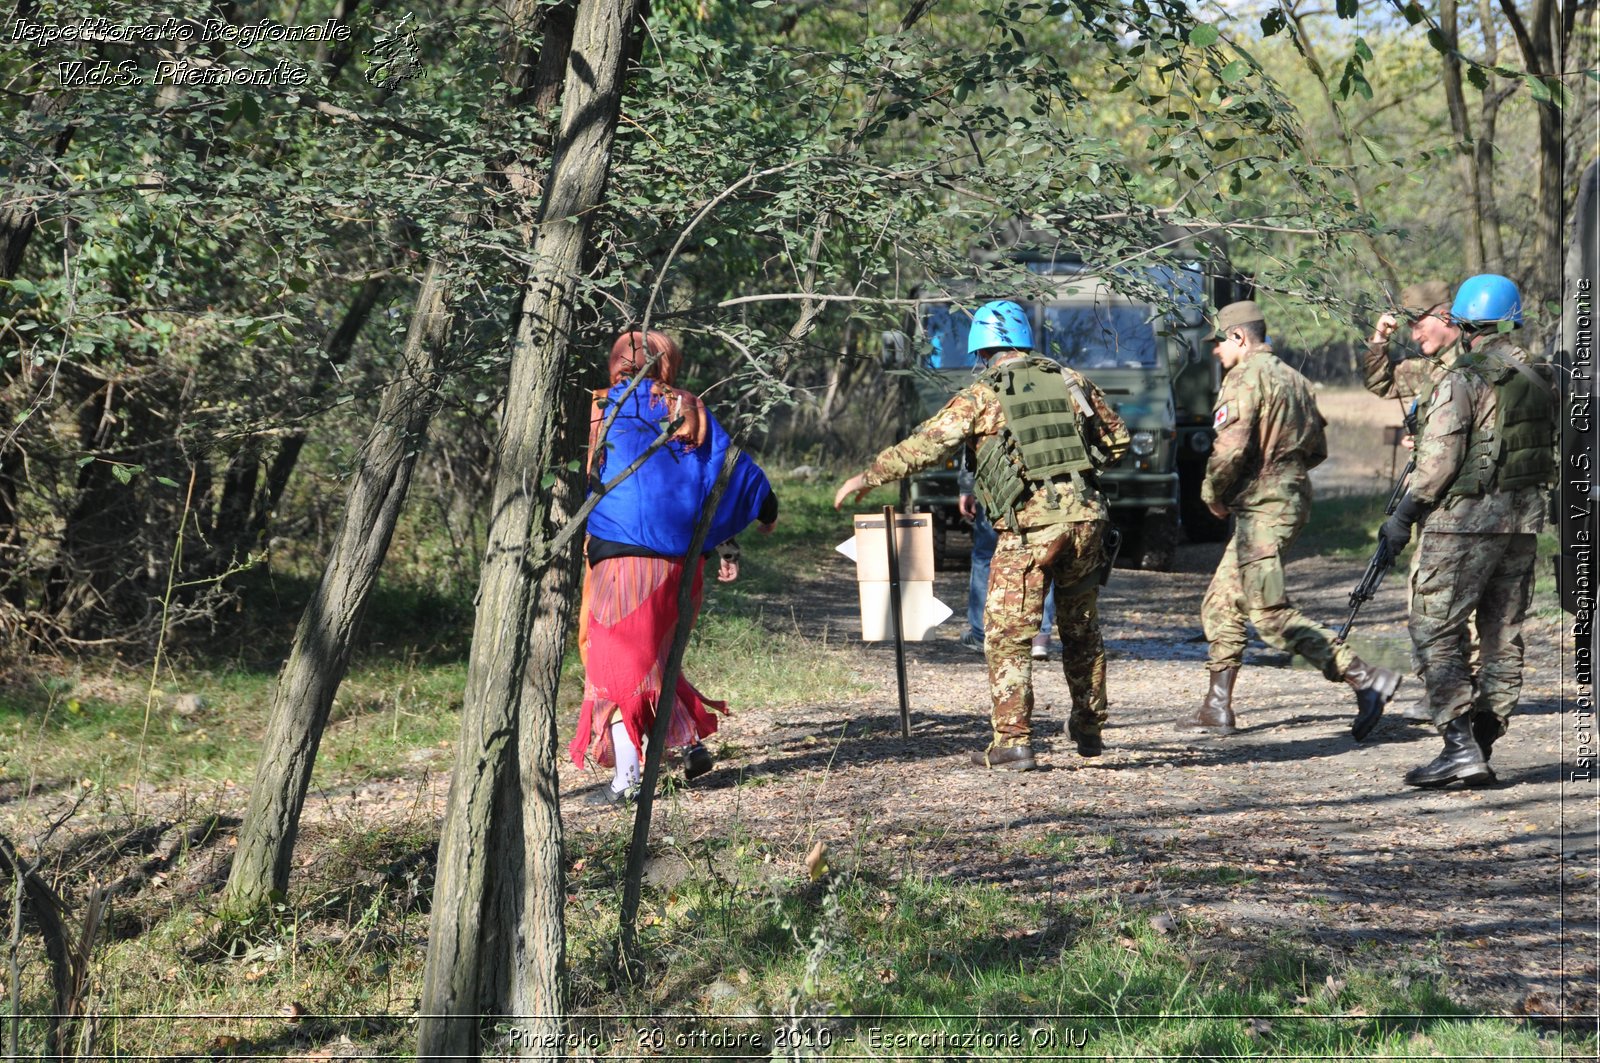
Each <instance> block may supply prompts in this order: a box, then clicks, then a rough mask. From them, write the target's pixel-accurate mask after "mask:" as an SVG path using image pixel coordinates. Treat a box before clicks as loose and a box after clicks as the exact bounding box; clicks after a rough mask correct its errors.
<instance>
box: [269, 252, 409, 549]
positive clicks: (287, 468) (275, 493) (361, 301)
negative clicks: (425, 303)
mask: <svg viewBox="0 0 1600 1063" xmlns="http://www.w3.org/2000/svg"><path fill="white" fill-rule="evenodd" d="M388 283H389V282H388V280H387V278H384V277H370V278H368V279H367V280H366V281H364V282H362V285H361V287H360V289H358V290H357V291H356V296H355V298H354V299H352V300H351V301H350V307H349V309H347V310H346V311H345V313H344V317H343V318H342V319H341V320H340V322H339V327H338V328H336V329H334V330H333V335H332V336H330V337H329V338H328V342H327V343H326V344H324V345H323V348H322V353H323V358H322V361H321V362H319V363H318V364H317V372H316V375H315V376H314V377H312V379H311V389H310V393H309V395H308V397H309V398H312V399H315V398H317V397H318V396H320V395H322V394H323V393H324V392H326V391H327V389H328V382H329V381H331V380H333V379H335V376H334V369H335V368H336V367H338V366H341V365H344V364H345V363H346V362H348V361H349V360H350V354H351V352H352V351H354V350H355V346H356V337H357V336H359V335H361V329H362V327H363V326H364V325H366V323H367V319H368V318H369V317H371V316H372V308H373V307H374V306H376V305H378V296H380V295H382V294H383V289H384V286H385V285H387V284H388ZM305 445H306V433H305V432H295V433H294V434H293V435H290V436H286V437H285V438H284V440H283V443H282V444H281V445H280V446H279V447H278V453H277V454H276V455H275V456H274V457H273V459H272V465H271V466H270V467H269V468H268V470H267V479H266V483H265V485H264V486H263V488H262V492H261V498H260V500H259V504H258V507H257V509H256V512H255V514H254V515H253V516H252V517H251V519H250V533H251V535H252V536H253V537H255V538H260V537H261V536H263V535H265V534H266V532H267V530H268V528H270V527H271V526H272V514H273V512H274V511H275V510H276V509H277V508H278V503H279V502H280V501H282V500H283V492H284V490H285V489H286V488H287V487H288V486H289V477H290V476H291V475H292V474H293V473H294V467H295V466H296V465H297V464H299V461H300V451H301V450H302V449H304V447H305Z"/></svg>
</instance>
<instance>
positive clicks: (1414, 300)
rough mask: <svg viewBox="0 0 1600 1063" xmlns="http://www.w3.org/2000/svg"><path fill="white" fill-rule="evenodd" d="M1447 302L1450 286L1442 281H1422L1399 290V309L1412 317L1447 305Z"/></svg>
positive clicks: (1448, 300)
mask: <svg viewBox="0 0 1600 1063" xmlns="http://www.w3.org/2000/svg"><path fill="white" fill-rule="evenodd" d="M1449 302H1450V285H1449V284H1447V283H1446V282H1444V281H1423V282H1422V283H1420V284H1408V285H1406V286H1405V287H1404V288H1402V289H1400V309H1402V310H1404V311H1405V312H1406V313H1407V314H1410V315H1412V316H1416V315H1419V314H1426V313H1427V312H1428V311H1429V310H1432V309H1433V308H1434V307H1436V306H1440V305H1448V304H1449Z"/></svg>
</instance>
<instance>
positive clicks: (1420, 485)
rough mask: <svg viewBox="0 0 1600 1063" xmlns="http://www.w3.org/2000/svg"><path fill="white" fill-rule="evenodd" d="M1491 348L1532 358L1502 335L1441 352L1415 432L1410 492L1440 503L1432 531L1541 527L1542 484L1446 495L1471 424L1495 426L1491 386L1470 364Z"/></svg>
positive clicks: (1426, 501) (1532, 529)
mask: <svg viewBox="0 0 1600 1063" xmlns="http://www.w3.org/2000/svg"><path fill="white" fill-rule="evenodd" d="M1494 354H1501V355H1506V356H1509V357H1513V358H1518V359H1520V360H1521V361H1523V362H1524V363H1527V364H1533V359H1532V358H1530V357H1529V355H1528V353H1527V352H1526V351H1524V350H1523V349H1522V348H1520V347H1518V346H1517V345H1516V344H1514V343H1512V342H1511V340H1510V339H1509V338H1507V337H1504V336H1494V337H1491V338H1489V339H1487V340H1484V341H1483V342H1482V343H1481V344H1480V345H1479V346H1478V348H1477V349H1476V350H1474V351H1473V352H1472V353H1471V354H1468V353H1467V351H1466V348H1465V347H1464V346H1463V345H1462V344H1461V342H1460V341H1457V342H1456V343H1453V344H1451V345H1450V346H1449V347H1447V348H1445V349H1444V350H1443V351H1441V352H1439V355H1438V362H1439V365H1440V372H1441V375H1440V377H1439V381H1438V383H1436V384H1435V385H1434V388H1433V397H1432V398H1431V399H1430V400H1429V402H1428V413H1427V417H1426V418H1425V419H1424V420H1423V422H1422V430H1421V432H1420V433H1419V434H1418V437H1417V457H1416V461H1417V466H1416V468H1415V469H1414V470H1413V471H1412V473H1411V494H1412V495H1413V496H1414V497H1415V498H1416V499H1417V500H1418V501H1420V502H1423V503H1424V504H1426V505H1430V506H1438V508H1437V509H1435V510H1434V511H1433V512H1432V513H1430V514H1429V515H1428V520H1427V529H1428V531H1430V532H1456V533H1476V534H1480V535H1483V534H1493V533H1519V532H1523V533H1525V532H1538V531H1539V530H1540V529H1541V528H1543V527H1544V509H1545V489H1544V488H1542V487H1524V488H1521V489H1519V490H1515V491H1495V490H1490V491H1488V492H1486V493H1484V494H1482V495H1479V496H1478V497H1476V498H1461V497H1453V498H1452V497H1446V496H1447V494H1448V492H1449V490H1450V485H1451V484H1452V483H1454V482H1455V478H1456V476H1457V475H1458V474H1459V473H1460V472H1461V467H1462V463H1463V461H1464V459H1465V458H1466V454H1467V444H1468V443H1469V442H1470V440H1471V437H1472V432H1473V428H1474V426H1476V427H1477V428H1478V429H1479V430H1480V431H1482V430H1486V429H1490V428H1492V427H1493V426H1494V422H1495V411H1496V409H1497V401H1496V395H1495V389H1494V386H1493V385H1492V384H1491V383H1490V382H1489V381H1488V379H1486V378H1485V377H1484V376H1483V375H1482V374H1480V373H1478V372H1475V371H1474V370H1473V362H1474V361H1475V360H1477V359H1478V356H1480V355H1494ZM1441 500H1443V504H1440V503H1441Z"/></svg>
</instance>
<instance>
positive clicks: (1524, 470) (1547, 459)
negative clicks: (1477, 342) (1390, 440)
mask: <svg viewBox="0 0 1600 1063" xmlns="http://www.w3.org/2000/svg"><path fill="white" fill-rule="evenodd" d="M1515 357H1516V355H1514V354H1509V353H1505V352H1501V351H1493V352H1485V353H1484V355H1482V356H1481V357H1480V358H1473V359H1471V360H1470V361H1465V360H1464V362H1463V364H1461V365H1459V368H1463V369H1466V370H1467V371H1468V372H1471V373H1473V374H1474V375H1476V376H1478V377H1479V378H1480V379H1482V380H1483V381H1484V382H1485V383H1487V384H1489V385H1490V386H1492V387H1493V388H1494V392H1495V413H1494V425H1493V426H1492V427H1482V426H1479V425H1478V424H1477V422H1476V420H1474V423H1473V426H1472V434H1471V436H1470V437H1469V438H1468V440H1467V453H1466V457H1465V458H1464V459H1463V461H1462V463H1461V472H1460V473H1459V474H1457V476H1456V479H1455V482H1454V483H1452V484H1451V485H1450V490H1449V491H1447V492H1446V495H1447V496H1448V497H1455V498H1476V497H1478V496H1479V495H1482V494H1485V493H1487V492H1489V491H1515V490H1517V489H1518V488H1522V487H1539V486H1542V485H1544V484H1546V483H1549V482H1550V478H1551V477H1552V476H1553V475H1554V473H1555V439H1556V436H1555V407H1554V405H1553V403H1552V393H1551V390H1550V387H1549V385H1548V384H1545V383H1543V382H1542V381H1541V380H1540V379H1538V378H1537V376H1536V374H1537V373H1538V370H1537V369H1535V368H1533V367H1532V366H1517V365H1513V364H1512V363H1511V359H1512V358H1515Z"/></svg>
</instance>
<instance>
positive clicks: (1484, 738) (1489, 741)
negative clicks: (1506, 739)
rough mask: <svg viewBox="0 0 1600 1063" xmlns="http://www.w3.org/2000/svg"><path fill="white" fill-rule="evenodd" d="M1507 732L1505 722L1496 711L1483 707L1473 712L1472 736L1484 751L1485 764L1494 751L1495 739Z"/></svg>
mask: <svg viewBox="0 0 1600 1063" xmlns="http://www.w3.org/2000/svg"><path fill="white" fill-rule="evenodd" d="M1505 733H1506V732H1505V724H1503V723H1502V722H1501V721H1500V717H1498V716H1496V715H1495V714H1494V713H1492V712H1490V711H1488V710H1487V709H1482V710H1479V711H1478V712H1475V713H1473V714H1472V738H1473V740H1474V741H1475V742H1477V743H1478V748H1479V749H1481V750H1482V751H1483V762H1484V763H1485V764H1487V763H1489V754H1490V753H1492V752H1494V740H1495V739H1497V738H1499V737H1500V736H1501V735H1503V734H1505Z"/></svg>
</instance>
